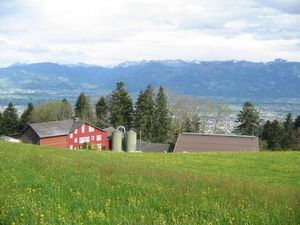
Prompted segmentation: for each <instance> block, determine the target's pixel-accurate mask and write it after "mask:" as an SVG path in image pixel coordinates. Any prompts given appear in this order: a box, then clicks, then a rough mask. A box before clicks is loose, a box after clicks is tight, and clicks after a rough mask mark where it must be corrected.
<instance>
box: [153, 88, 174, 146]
mask: <svg viewBox="0 0 300 225" xmlns="http://www.w3.org/2000/svg"><path fill="white" fill-rule="evenodd" d="M155 117H156V126H155V128H156V139H155V140H156V142H160V143H165V142H166V141H167V140H168V135H169V130H170V126H171V119H170V113H169V108H168V100H167V96H166V94H165V92H164V89H163V88H162V87H160V88H159V90H158V93H157V96H156V111H155Z"/></svg>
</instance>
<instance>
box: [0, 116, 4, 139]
mask: <svg viewBox="0 0 300 225" xmlns="http://www.w3.org/2000/svg"><path fill="white" fill-rule="evenodd" d="M3 133H4V125H3V115H2V113H1V112H0V135H2V134H3Z"/></svg>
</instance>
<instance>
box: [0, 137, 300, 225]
mask: <svg viewBox="0 0 300 225" xmlns="http://www.w3.org/2000/svg"><path fill="white" fill-rule="evenodd" d="M0 181H1V183H0V191H1V192H0V224H137V225H138V224H155V225H156V224H187V225H191V224H197V225H201V224H207V225H209V224H210V225H212V224H214V225H215V224H216V225H217V224H242V225H247V224H258V225H263V224H266V225H271V224H278V225H288V224H300V152H259V153H198V154H173V153H171V154H163V153H156V154H145V153H111V152H95V151H91V150H90V151H80V150H78V151H70V150H62V149H53V148H45V147H40V146H33V145H24V144H10V143H4V142H0Z"/></svg>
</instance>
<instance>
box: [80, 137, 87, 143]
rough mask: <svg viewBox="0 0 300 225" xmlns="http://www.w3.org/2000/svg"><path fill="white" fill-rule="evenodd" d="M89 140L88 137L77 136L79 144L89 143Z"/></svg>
mask: <svg viewBox="0 0 300 225" xmlns="http://www.w3.org/2000/svg"><path fill="white" fill-rule="evenodd" d="M89 142H90V137H81V138H79V144H83V143H89Z"/></svg>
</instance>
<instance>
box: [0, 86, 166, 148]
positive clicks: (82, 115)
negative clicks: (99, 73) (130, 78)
mask: <svg viewBox="0 0 300 225" xmlns="http://www.w3.org/2000/svg"><path fill="white" fill-rule="evenodd" d="M74 118H79V119H81V120H83V121H86V122H89V123H92V124H94V125H96V126H99V127H101V128H104V127H109V126H113V127H115V128H116V127H117V126H120V125H122V126H124V127H126V129H128V130H129V129H135V130H136V131H137V132H138V134H139V133H141V134H142V139H143V140H144V141H149V142H160V143H167V142H169V141H170V138H169V135H170V132H169V131H170V127H171V117H170V112H169V108H168V100H167V95H166V93H165V91H164V89H163V87H160V88H159V89H158V91H157V93H155V91H154V89H153V87H152V86H151V85H149V86H148V87H147V88H146V89H145V90H143V91H141V92H140V93H139V96H138V98H137V101H136V103H135V104H133V100H132V98H131V96H130V95H129V93H128V91H127V90H126V88H125V84H124V83H123V82H118V83H117V84H116V89H115V90H113V91H112V92H111V93H110V94H109V95H107V96H101V97H100V98H99V99H98V101H97V103H96V105H95V110H92V107H91V103H90V98H89V96H87V95H85V94H84V93H83V92H82V93H80V95H79V96H78V98H77V100H76V103H75V108H74V110H73V109H72V106H71V105H70V103H69V102H68V100H67V99H64V100H63V101H58V102H46V103H44V104H42V105H40V106H37V107H34V106H33V104H32V103H29V104H28V105H27V108H26V109H25V111H24V112H23V114H22V115H21V116H20V118H19V117H18V114H17V110H16V108H15V107H14V106H13V104H12V103H9V104H8V106H7V108H6V109H5V110H4V112H3V113H0V134H5V135H13V134H16V133H18V132H21V131H22V129H24V127H25V125H26V123H28V122H47V121H56V120H65V119H74Z"/></svg>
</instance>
